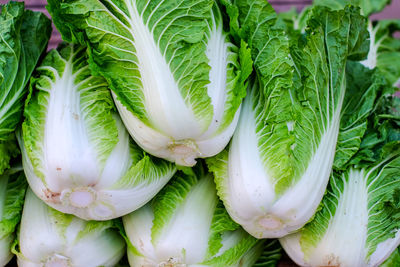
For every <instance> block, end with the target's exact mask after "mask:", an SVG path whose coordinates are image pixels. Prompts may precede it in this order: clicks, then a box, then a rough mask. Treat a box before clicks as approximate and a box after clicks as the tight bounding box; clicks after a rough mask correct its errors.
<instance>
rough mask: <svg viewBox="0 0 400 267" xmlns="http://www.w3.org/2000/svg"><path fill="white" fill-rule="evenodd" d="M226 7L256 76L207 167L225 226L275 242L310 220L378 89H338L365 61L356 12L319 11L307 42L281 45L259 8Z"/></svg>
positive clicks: (278, 31) (364, 34) (356, 139)
mask: <svg viewBox="0 0 400 267" xmlns="http://www.w3.org/2000/svg"><path fill="white" fill-rule="evenodd" d="M225 5H226V6H227V7H226V9H227V11H228V14H229V15H230V19H231V22H230V24H231V28H232V31H233V32H234V36H235V35H236V36H237V38H239V39H242V40H244V41H246V42H248V45H249V48H250V49H251V53H252V59H253V61H254V68H255V75H254V76H252V79H251V81H250V85H249V88H248V94H247V96H246V99H245V101H244V104H243V107H242V111H241V115H240V119H239V123H238V127H237V129H236V131H235V133H234V136H233V139H232V141H231V144H230V146H229V149H227V150H225V151H223V152H222V153H220V154H219V155H218V156H216V157H214V158H212V159H209V160H208V161H207V162H208V165H209V168H210V170H211V171H212V172H214V174H215V176H216V185H217V189H218V194H219V196H220V197H221V199H222V200H223V202H224V204H225V206H226V208H227V210H228V212H229V214H230V216H231V217H232V218H233V220H235V221H236V222H237V223H239V224H241V225H242V226H243V227H244V229H245V230H246V231H248V232H249V233H251V234H252V235H253V236H255V237H257V238H270V237H282V236H284V235H287V234H288V233H290V232H294V231H296V230H298V229H300V228H301V227H302V226H304V225H305V224H306V223H307V222H308V221H309V220H310V219H311V218H312V216H313V214H314V213H315V212H316V210H317V208H318V205H319V202H320V201H321V199H322V197H323V195H324V192H325V189H326V186H327V184H328V181H329V176H330V173H331V169H332V167H335V168H340V167H341V166H342V165H343V164H344V163H346V162H347V161H348V160H349V159H350V158H351V156H352V155H353V154H354V153H355V152H356V151H357V150H358V147H359V145H360V143H361V137H362V136H363V134H364V132H365V130H366V128H367V123H366V118H367V116H368V115H369V114H370V113H371V112H373V109H374V106H375V98H376V96H377V94H378V92H379V91H380V90H381V82H380V80H379V81H377V83H376V84H375V83H369V84H368V83H365V84H362V85H357V84H356V83H355V85H354V86H353V85H349V84H348V83H347V79H346V74H347V73H348V71H349V70H348V69H347V68H346V65H347V62H348V59H355V60H358V59H362V58H364V57H365V56H366V54H367V52H368V46H369V43H368V39H367V38H368V31H367V27H366V20H365V19H364V18H363V17H362V16H361V15H360V14H359V10H358V9H357V8H354V7H346V9H343V10H339V11H333V10H330V9H328V8H326V7H320V6H317V7H314V8H313V9H311V10H310V11H309V12H310V14H309V16H308V20H307V22H306V25H307V26H306V28H305V33H304V34H303V35H298V36H297V37H296V36H293V37H290V38H289V37H288V36H287V35H286V32H285V26H284V24H283V23H279V21H278V22H277V16H276V14H275V12H274V10H273V9H272V7H271V6H270V5H269V4H267V3H265V2H264V1H251V2H249V1H232V2H231V1H225ZM293 38H297V39H293ZM350 70H351V68H350ZM363 77H364V76H363ZM371 77H372V76H371ZM373 77H376V75H375V76H374V75H373ZM364 78H365V77H364Z"/></svg>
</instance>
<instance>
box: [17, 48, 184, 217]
mask: <svg viewBox="0 0 400 267" xmlns="http://www.w3.org/2000/svg"><path fill="white" fill-rule="evenodd" d="M86 61H87V57H86V53H85V49H84V47H80V46H76V45H75V46H74V45H66V44H63V45H61V46H60V47H59V48H58V50H52V51H50V52H49V53H48V55H47V56H46V57H45V59H44V60H43V62H42V65H41V66H40V67H38V68H37V70H36V72H35V74H34V78H32V83H31V89H32V91H31V94H30V95H29V98H28V101H27V104H26V108H25V117H26V119H25V121H24V123H23V125H22V138H19V141H20V146H21V150H22V156H23V165H24V169H25V173H26V175H27V179H28V181H29V183H30V185H31V187H32V190H33V191H34V192H35V193H36V195H37V196H38V197H39V198H41V199H42V200H43V201H45V202H46V203H47V204H48V205H50V206H51V207H53V208H55V209H57V210H59V211H61V212H65V213H69V214H74V215H76V216H79V217H81V218H83V219H96V220H108V219H112V218H116V217H119V216H122V215H125V214H127V213H129V212H132V211H133V210H135V209H137V208H139V207H141V206H142V205H144V204H145V203H146V202H147V201H149V200H150V199H151V198H152V197H153V196H154V195H156V194H157V192H158V191H159V190H161V188H162V187H163V186H164V185H165V184H166V183H167V182H168V180H169V179H170V178H171V177H172V175H173V174H174V172H175V171H176V168H175V166H174V165H173V164H172V163H169V162H167V161H164V160H160V159H157V158H153V157H151V156H149V155H147V154H145V153H144V152H143V151H142V150H141V149H140V148H139V147H138V146H137V145H136V144H134V143H133V142H132V140H131V139H130V138H129V134H128V133H127V131H126V129H125V128H124V126H123V124H122V122H121V121H120V119H119V117H118V115H117V114H116V111H115V107H114V104H113V101H112V97H111V95H110V92H109V90H108V88H107V83H106V81H105V80H104V79H103V78H101V77H95V76H92V75H91V74H90V70H89V67H88V64H87V62H86Z"/></svg>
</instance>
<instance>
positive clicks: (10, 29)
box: [0, 2, 51, 173]
mask: <svg viewBox="0 0 400 267" xmlns="http://www.w3.org/2000/svg"><path fill="white" fill-rule="evenodd" d="M50 34H51V23H50V20H49V19H48V18H47V17H46V16H45V15H44V14H42V13H40V12H33V11H31V10H24V4H23V3H20V2H10V3H9V4H6V5H4V6H1V14H0V147H1V154H0V173H2V172H3V171H4V169H6V168H8V167H9V165H8V162H9V160H10V156H11V155H12V154H14V155H15V152H14V151H15V149H14V148H13V147H15V145H13V144H12V143H15V138H14V137H13V136H12V135H13V134H14V131H15V129H16V127H17V125H18V123H19V122H20V120H21V117H22V110H23V105H24V101H23V100H24V98H25V96H26V94H27V92H28V89H27V86H26V85H27V83H28V81H29V78H30V76H31V74H32V72H33V69H34V68H35V66H36V64H37V62H38V61H39V58H40V55H41V54H42V52H43V51H44V50H45V48H46V46H47V42H48V40H49V38H50Z"/></svg>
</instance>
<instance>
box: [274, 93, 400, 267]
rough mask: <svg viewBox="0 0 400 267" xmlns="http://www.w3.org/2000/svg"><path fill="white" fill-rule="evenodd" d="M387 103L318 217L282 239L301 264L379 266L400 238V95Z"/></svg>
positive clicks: (335, 177)
mask: <svg viewBox="0 0 400 267" xmlns="http://www.w3.org/2000/svg"><path fill="white" fill-rule="evenodd" d="M381 104H382V107H381V108H378V109H377V111H376V115H375V114H374V115H373V116H372V118H371V119H370V121H369V122H370V123H369V128H368V130H367V133H366V135H365V136H364V137H363V141H362V144H361V147H360V150H359V151H358V152H357V153H356V154H355V155H354V156H353V158H352V159H351V160H350V161H349V163H348V164H347V166H346V168H345V169H344V170H341V171H337V170H336V171H333V172H332V174H331V180H330V182H329V186H328V189H327V192H326V194H325V196H324V199H323V200H322V202H321V208H320V209H319V211H318V212H317V213H316V215H315V217H314V219H313V220H312V221H311V222H309V223H308V224H307V225H306V226H305V227H304V228H302V229H301V230H300V231H299V232H297V233H295V234H291V235H288V236H285V237H283V238H281V239H280V242H281V244H282V246H283V248H284V249H285V251H286V252H287V253H288V255H289V256H290V257H291V258H292V259H293V260H294V261H296V262H297V263H298V264H300V265H301V266H379V265H380V264H381V263H382V262H383V261H385V260H386V258H388V257H389V256H390V255H391V254H392V253H393V251H394V250H395V249H396V248H397V247H398V246H399V244H400V220H399V218H400V190H399V188H400V116H399V115H400V100H399V99H396V98H391V97H387V101H382V102H381ZM382 111H384V112H382ZM394 254H396V253H394ZM392 260H393V261H395V260H396V255H393V259H392ZM388 264H389V263H388ZM386 266H390V264H389V265H386ZM392 266H393V265H392ZM394 266H396V265H394Z"/></svg>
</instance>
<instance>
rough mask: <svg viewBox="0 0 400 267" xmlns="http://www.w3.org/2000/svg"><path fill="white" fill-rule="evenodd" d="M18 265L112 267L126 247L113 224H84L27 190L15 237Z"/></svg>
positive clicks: (107, 222) (92, 222)
mask: <svg viewBox="0 0 400 267" xmlns="http://www.w3.org/2000/svg"><path fill="white" fill-rule="evenodd" d="M16 245H17V247H16V248H15V249H14V253H16V255H17V262H18V266H22V267H24V266H107V267H108V266H114V265H115V264H116V263H118V262H119V260H120V259H121V258H122V256H123V255H124V254H125V250H126V244H125V241H124V239H123V238H122V236H121V235H120V234H119V228H118V227H117V225H116V222H114V221H105V222H98V221H84V220H82V219H79V218H77V217H75V216H73V215H70V214H64V213H61V212H59V211H57V210H54V209H52V208H51V207H49V206H48V205H46V204H45V203H44V202H43V201H41V200H40V199H39V198H37V197H36V195H35V194H34V193H33V192H32V190H30V189H29V190H28V191H27V194H26V198H25V204H24V209H23V213H22V220H21V226H20V230H19V235H18V242H17V244H16Z"/></svg>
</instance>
